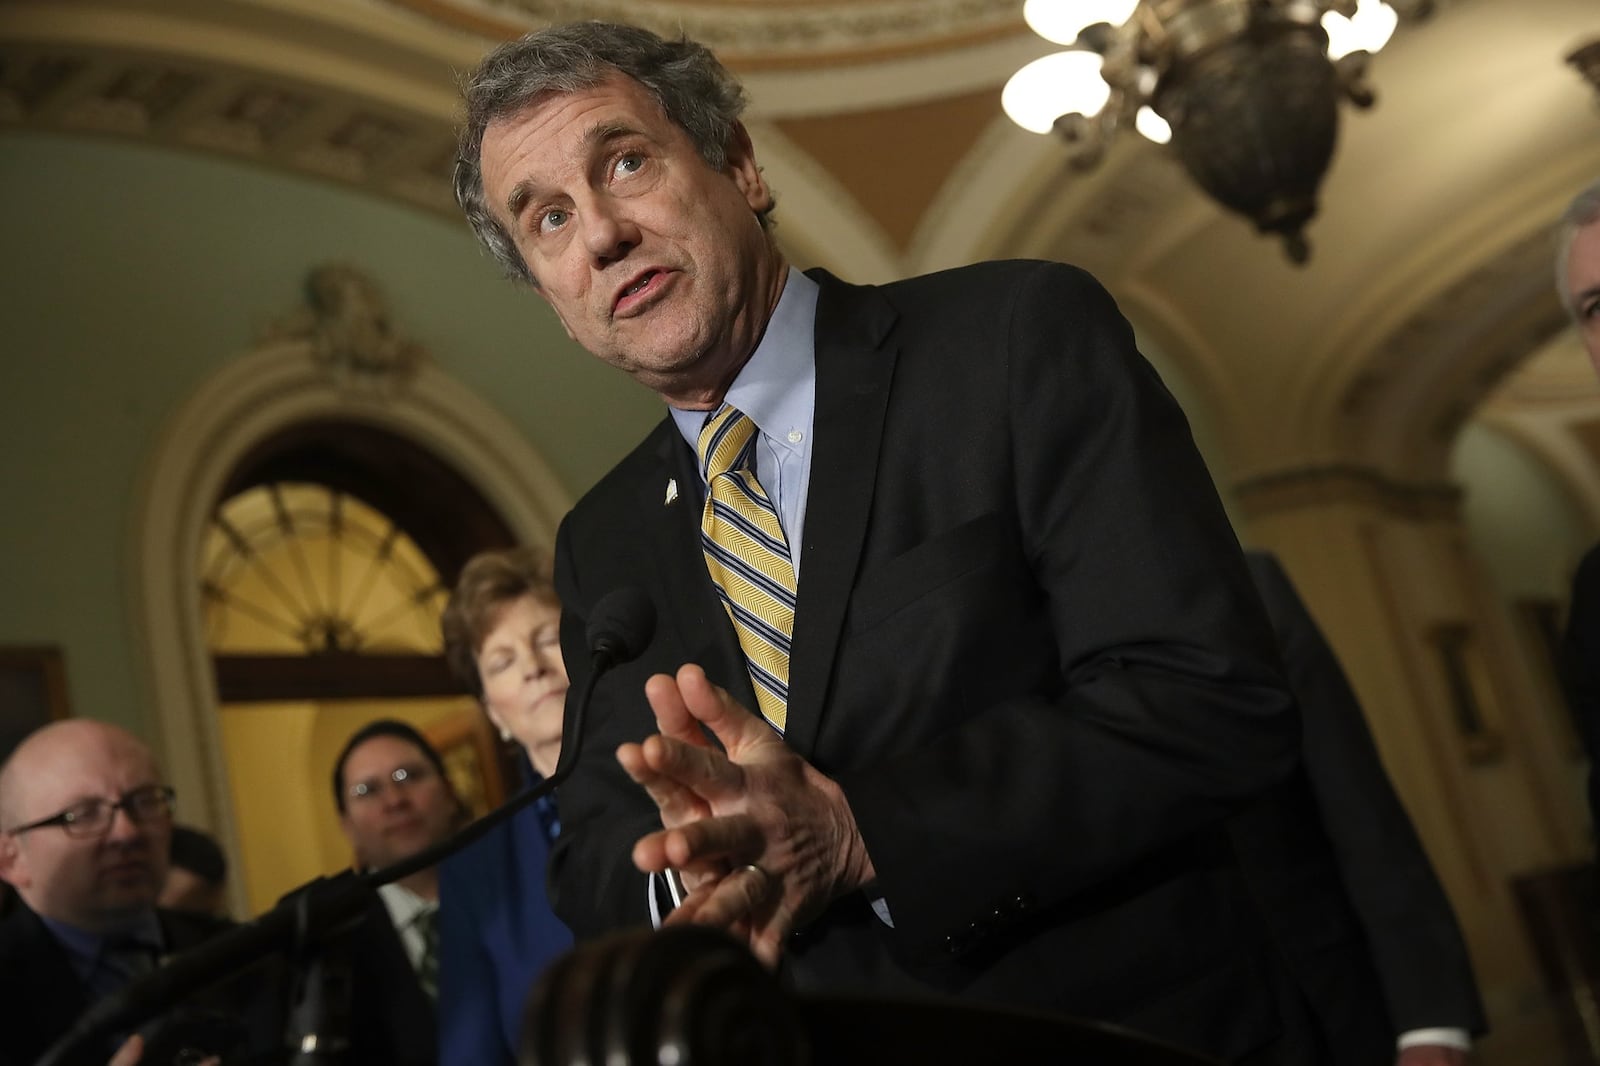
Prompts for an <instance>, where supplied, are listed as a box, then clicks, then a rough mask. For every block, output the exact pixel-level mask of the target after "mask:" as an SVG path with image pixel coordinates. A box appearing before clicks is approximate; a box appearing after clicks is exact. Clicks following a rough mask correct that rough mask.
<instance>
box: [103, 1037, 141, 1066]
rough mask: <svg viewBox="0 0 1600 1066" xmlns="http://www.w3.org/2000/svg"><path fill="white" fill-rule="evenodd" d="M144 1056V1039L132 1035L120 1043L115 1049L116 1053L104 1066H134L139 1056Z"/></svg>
mask: <svg viewBox="0 0 1600 1066" xmlns="http://www.w3.org/2000/svg"><path fill="white" fill-rule="evenodd" d="M143 1054H144V1037H142V1036H140V1035H139V1034H138V1033H134V1034H133V1035H132V1036H130V1037H128V1039H126V1040H124V1041H123V1042H122V1046H121V1047H119V1048H117V1053H116V1054H115V1055H112V1056H111V1061H109V1062H107V1063H106V1066H136V1064H137V1063H138V1061H139V1058H140V1056H142V1055H143Z"/></svg>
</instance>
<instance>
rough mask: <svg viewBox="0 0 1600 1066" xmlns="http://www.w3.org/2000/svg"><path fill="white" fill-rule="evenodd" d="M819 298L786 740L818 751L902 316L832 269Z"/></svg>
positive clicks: (821, 278)
mask: <svg viewBox="0 0 1600 1066" xmlns="http://www.w3.org/2000/svg"><path fill="white" fill-rule="evenodd" d="M810 274H811V276H812V277H814V278H816V280H817V281H818V282H819V283H820V284H821V285H822V294H821V296H820V297H819V298H818V301H817V324H816V349H817V391H816V411H815V414H814V416H813V423H812V438H813V440H814V446H813V449H812V453H811V490H810V495H809V497H808V498H807V500H806V520H805V535H804V541H805V543H804V545H803V547H802V553H801V556H800V561H801V566H800V587H799V594H798V600H797V606H796V609H795V620H794V651H793V654H792V655H791V657H790V660H789V710H788V723H787V728H786V731H785V739H786V740H787V741H788V742H789V744H790V746H792V747H793V748H795V749H796V750H797V751H799V752H800V753H801V754H802V755H810V753H811V752H812V750H813V749H814V747H815V745H816V739H817V732H818V730H819V728H820V727H821V724H822V709H823V702H824V700H825V699H826V697H827V692H828V685H829V682H830V680H831V678H832V676H833V666H834V660H835V657H836V655H837V652H838V647H839V639H840V632H841V628H842V626H843V624H844V614H845V607H846V606H847V605H848V603H849V600H850V590H851V588H852V587H853V586H854V584H855V578H856V571H857V569H858V567H859V565H860V559H861V546H862V544H863V542H864V540H865V538H866V530H867V519H868V512H869V510H870V508H871V506H872V495H873V488H874V485H875V484H876V482H877V474H878V452H879V447H880V445H881V442H882V439H883V421H884V415H885V412H886V411H887V408H888V401H889V382H890V379H891V377H892V376H893V373H894V364H895V356H896V351H895V349H894V347H893V346H892V345H890V344H889V343H887V340H886V338H887V337H888V334H889V331H890V329H891V328H892V327H893V325H894V322H895V319H896V317H897V315H896V312H895V310H894V308H893V307H892V306H891V305H890V304H889V303H888V301H887V300H885V299H884V298H883V296H882V295H881V294H879V293H878V292H877V290H875V289H872V288H857V287H855V286H850V285H845V284H844V283H843V282H840V281H838V280H837V279H835V278H833V277H832V276H830V275H828V274H827V273H826V272H824V271H820V270H819V271H812V272H810Z"/></svg>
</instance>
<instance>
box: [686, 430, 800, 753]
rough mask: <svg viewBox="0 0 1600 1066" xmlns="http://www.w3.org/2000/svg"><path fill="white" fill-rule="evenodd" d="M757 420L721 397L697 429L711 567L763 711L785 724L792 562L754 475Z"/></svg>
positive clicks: (779, 726) (703, 529) (703, 527)
mask: <svg viewBox="0 0 1600 1066" xmlns="http://www.w3.org/2000/svg"><path fill="white" fill-rule="evenodd" d="M755 434H756V426H755V423H754V422H752V421H750V419H749V418H747V417H746V416H745V415H744V414H743V413H742V412H741V411H739V410H738V409H737V408H734V407H730V406H729V405H727V404H724V405H723V406H722V408H721V409H720V410H718V411H717V412H716V413H715V414H713V415H712V416H711V417H710V418H708V419H706V423H705V425H704V426H702V427H701V429H700V444H699V452H700V475H701V476H702V477H704V478H705V480H706V486H707V488H706V509H705V513H704V515H702V517H701V520H700V546H701V547H702V548H703V549H705V555H706V569H707V570H709V571H711V580H712V581H713V582H715V583H716V586H717V592H718V594H719V595H721V597H722V605H723V606H724V607H726V608H727V609H728V617H729V618H731V619H732V620H733V628H734V629H735V630H736V631H737V632H738V634H739V647H740V648H742V649H743V650H744V657H745V663H746V665H747V666H749V668H750V680H751V681H753V682H754V683H755V689H756V702H757V703H758V704H759V705H760V710H761V715H762V717H763V718H765V719H766V720H767V721H768V722H770V723H771V724H772V727H773V728H774V729H776V730H777V731H778V732H779V733H782V732H783V726H784V721H785V718H786V716H787V712H788V705H789V637H790V635H791V634H792V633H793V632H794V565H793V564H792V563H791V562H790V559H789V543H788V541H786V540H785V539H784V536H783V527H782V526H781V525H780V524H779V523H778V512H777V510H776V508H775V507H774V506H773V504H772V501H771V500H769V499H768V498H767V494H766V491H765V490H764V489H762V487H761V483H760V482H758V481H757V480H756V475H755V462H754V459H755V446H756V435H755Z"/></svg>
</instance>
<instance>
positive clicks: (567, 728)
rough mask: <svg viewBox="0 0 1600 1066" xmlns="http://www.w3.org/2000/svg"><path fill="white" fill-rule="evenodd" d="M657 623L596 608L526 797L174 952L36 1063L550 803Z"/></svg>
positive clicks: (648, 614)
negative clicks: (548, 762) (545, 761)
mask: <svg viewBox="0 0 1600 1066" xmlns="http://www.w3.org/2000/svg"><path fill="white" fill-rule="evenodd" d="M655 626H656V609H655V604H654V602H652V601H651V599H650V597H649V596H648V595H646V594H645V592H644V591H643V590H641V589H639V588H636V587H634V586H623V587H621V588H617V589H613V590H612V591H610V592H608V593H606V594H605V595H604V596H602V597H600V599H599V600H598V601H596V603H595V605H594V611H593V613H592V614H591V615H590V617H589V625H588V628H587V629H586V630H585V633H584V636H585V640H586V642H587V644H588V646H589V655H590V659H591V661H592V663H593V669H591V670H590V671H589V673H588V675H587V676H586V677H585V678H584V679H583V685H582V687H581V689H580V690H579V693H578V698H577V699H576V700H569V701H568V704H567V718H566V721H565V723H564V724H563V728H562V740H561V757H560V758H559V759H557V760H556V768H555V770H554V771H553V772H552V773H551V774H550V776H549V777H547V778H545V780H543V781H541V782H540V783H539V784H537V785H534V786H532V787H530V788H526V789H524V790H522V791H521V792H519V793H518V794H517V795H515V796H513V797H512V798H511V799H509V800H507V801H506V802H505V803H502V804H501V805H500V806H499V807H496V808H495V809H494V810H492V811H490V812H489V813H488V814H485V815H484V816H483V817H482V818H479V819H478V820H477V821H475V822H473V823H472V824H471V825H468V826H466V827H465V828H463V829H462V830H460V831H459V832H457V833H456V834H455V835H454V836H452V837H450V839H448V840H445V841H443V842H442V843H439V844H435V845H434V846H433V847H431V848H426V849H424V850H423V851H421V852H418V853H417V854H416V855H413V856H412V857H411V858H409V859H404V860H402V861H400V862H397V863H395V864H393V865H391V866H386V867H383V868H382V869H379V870H371V871H368V872H366V873H361V874H357V873H354V872H351V871H348V870H347V871H345V872H344V873H341V874H337V875H335V876H334V877H332V878H323V877H319V878H315V879H314V880H312V881H310V882H308V883H307V884H306V885H302V886H301V887H300V888H298V889H296V890H295V891H294V892H293V893H291V894H290V895H289V896H288V897H286V898H285V899H284V900H283V901H282V902H280V903H279V904H278V905H277V906H275V907H273V908H272V909H271V910H269V911H267V912H266V913H264V914H262V915H261V916H260V917H258V918H256V919H255V920H253V921H250V922H246V923H245V924H244V925H241V926H238V927H237V928H234V929H230V930H228V931H227V932H225V933H222V934H219V935H217V936H214V937H212V938H211V939H210V940H207V941H205V942H204V943H202V944H199V945H197V946H195V947H193V948H190V949H189V950H187V951H183V952H179V953H178V954H176V955H174V956H172V957H171V958H170V959H168V960H167V961H166V963H165V964H164V965H162V966H161V967H159V968H158V969H156V970H155V971H154V972H153V973H150V974H147V975H145V976H144V977H142V978H140V979H139V980H137V981H134V982H133V983H131V984H128V985H125V986H123V987H122V988H121V989H119V990H118V991H117V992H115V993H113V994H112V995H110V996H107V997H106V998H104V999H102V1000H100V1001H99V1002H98V1003H95V1004H94V1005H92V1006H91V1007H90V1008H89V1009H88V1010H87V1011H85V1012H84V1013H83V1014H82V1015H80V1016H79V1018H78V1021H77V1022H76V1023H75V1024H74V1025H73V1027H72V1028H71V1029H69V1030H68V1031H67V1032H66V1033H65V1034H64V1035H63V1036H62V1037H61V1038H60V1039H59V1040H57V1041H56V1042H55V1044H54V1045H52V1046H51V1048H50V1050H49V1051H47V1052H46V1053H45V1055H44V1057H43V1058H41V1059H40V1060H39V1061H38V1063H37V1064H36V1066H59V1064H61V1063H65V1062H68V1061H70V1060H71V1058H72V1056H73V1055H74V1054H75V1053H76V1052H77V1051H78V1050H80V1049H82V1048H84V1047H86V1046H88V1045H89V1043H90V1042H92V1041H104V1040H105V1039H106V1038H108V1037H109V1036H110V1035H111V1034H112V1033H115V1032H118V1031H120V1030H121V1029H123V1028H126V1027H127V1026H129V1025H130V1024H137V1023H138V1022H141V1021H143V1020H145V1019H147V1018H149V1017H152V1016H153V1015H155V1014H157V1013H158V1012H160V1011H162V1010H164V1009H166V1008H168V1007H170V1006H172V1005H173V1004H174V1003H176V1002H178V1000H180V999H181V998H182V997H184V996H185V995H188V994H189V993H191V992H193V991H194V990H195V989H197V988H200V987H202V986H204V985H207V984H210V983H212V982H214V981H216V980H217V979H218V978H219V977H222V976H225V975H229V974H232V973H234V972H236V971H239V970H242V969H244V968H245V967H247V966H250V965H252V964H254V963H257V962H260V961H261V960H262V959H264V958H266V957H267V956H268V955H270V954H271V953H272V952H273V951H275V950H277V949H278V948H281V947H283V946H285V945H286V944H290V943H307V942H316V941H321V940H325V939H327V938H328V937H329V936H331V935H332V934H334V933H336V932H340V931H342V930H343V929H344V928H346V927H348V926H350V925H352V924H354V923H355V922H356V921H358V920H359V919H360V918H361V917H362V916H363V915H364V914H365V913H366V911H367V908H368V907H369V905H370V901H371V899H372V894H373V892H374V890H376V889H377V888H378V887H379V886H380V885H386V884H388V883H389V882H391V881H399V880H401V879H402V878H405V877H409V876H411V875H412V874H414V873H416V872H417V871H419V870H425V869H427V868H428V867H430V866H434V865H437V864H438V863H439V862H440V861H441V860H443V859H444V858H446V857H447V856H449V855H451V854H454V853H455V852H457V851H459V850H461V849H462V848H464V847H466V846H467V845H468V844H471V843H472V842H473V841H475V840H477V839H478V838H479V837H482V836H483V835H484V834H485V833H487V832H489V830H491V829H493V828H494V827H495V826H497V825H499V824H500V823H502V822H504V821H505V820H506V819H508V818H510V817H511V816H512V815H514V814H516V813H517V812H518V811H520V810H522V809H523V808H524V807H526V806H528V804H530V803H532V802H533V801H534V800H536V799H538V798H540V797H541V796H548V795H549V794H550V793H551V792H553V791H555V789H556V786H557V785H559V784H561V782H563V781H565V780H566V779H567V777H568V776H569V775H571V773H572V768H573V767H574V766H575V765H577V761H578V748H579V746H580V745H581V744H582V742H583V721H584V714H585V712H586V711H587V710H588V707H589V701H590V699H591V698H592V697H593V695H594V688H595V684H596V682H597V681H598V680H599V679H600V677H601V675H602V674H604V673H605V672H606V671H608V670H610V669H611V668H612V667H614V666H619V665H621V664H622V663H625V662H631V661H632V660H633V659H636V658H638V657H639V655H640V654H642V653H643V652H644V650H645V648H647V647H648V646H649V644H650V640H651V638H652V637H653V636H654V635H655Z"/></svg>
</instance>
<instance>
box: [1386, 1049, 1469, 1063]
mask: <svg viewBox="0 0 1600 1066" xmlns="http://www.w3.org/2000/svg"><path fill="white" fill-rule="evenodd" d="M1394 1066H1467V1053H1466V1052H1465V1051H1462V1050H1460V1049H1459V1048H1453V1047H1439V1046H1437V1045H1434V1044H1419V1045H1418V1046H1416V1047H1408V1048H1406V1049H1405V1050H1404V1051H1402V1052H1400V1055H1399V1057H1397V1058H1396V1059H1395V1060H1394Z"/></svg>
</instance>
